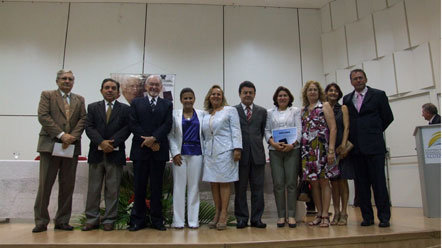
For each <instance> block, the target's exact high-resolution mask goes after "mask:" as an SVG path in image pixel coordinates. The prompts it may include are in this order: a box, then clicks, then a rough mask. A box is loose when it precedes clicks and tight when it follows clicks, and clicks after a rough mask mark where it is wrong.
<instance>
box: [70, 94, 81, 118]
mask: <svg viewBox="0 0 442 248" xmlns="http://www.w3.org/2000/svg"><path fill="white" fill-rule="evenodd" d="M70 101H71V102H70V103H69V112H70V115H71V117H72V116H74V111H75V110H77V109H78V108H77V104H80V101H79V100H78V98H77V96H76V95H75V94H73V93H71V97H70Z"/></svg>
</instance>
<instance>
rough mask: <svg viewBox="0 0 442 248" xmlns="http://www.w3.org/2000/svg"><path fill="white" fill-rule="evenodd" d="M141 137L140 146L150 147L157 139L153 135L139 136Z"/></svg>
mask: <svg viewBox="0 0 442 248" xmlns="http://www.w3.org/2000/svg"><path fill="white" fill-rule="evenodd" d="M141 138H142V139H144V141H143V143H141V147H143V146H146V147H150V148H152V145H153V143H154V142H155V141H156V140H157V139H156V138H155V137H153V136H149V137H146V136H141Z"/></svg>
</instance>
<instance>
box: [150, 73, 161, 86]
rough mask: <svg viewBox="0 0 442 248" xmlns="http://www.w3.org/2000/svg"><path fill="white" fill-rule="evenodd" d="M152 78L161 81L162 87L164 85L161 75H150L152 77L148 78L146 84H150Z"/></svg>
mask: <svg viewBox="0 0 442 248" xmlns="http://www.w3.org/2000/svg"><path fill="white" fill-rule="evenodd" d="M151 78H158V79H159V80H160V83H161V85H162V84H163V79H161V76H160V75H150V76H148V77H147V79H146V84H147V83H149V79H151Z"/></svg>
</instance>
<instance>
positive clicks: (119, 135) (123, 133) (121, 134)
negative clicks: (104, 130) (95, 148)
mask: <svg viewBox="0 0 442 248" xmlns="http://www.w3.org/2000/svg"><path fill="white" fill-rule="evenodd" d="M123 106H124V107H123ZM123 106H122V109H121V110H122V113H124V114H123V115H122V116H121V118H122V120H123V124H122V126H121V128H120V130H118V131H117V132H116V133H115V134H114V135H113V136H112V140H114V142H113V145H114V146H115V147H118V146H120V145H121V144H124V142H125V141H126V140H127V138H129V136H130V129H129V112H130V108H129V106H127V105H123Z"/></svg>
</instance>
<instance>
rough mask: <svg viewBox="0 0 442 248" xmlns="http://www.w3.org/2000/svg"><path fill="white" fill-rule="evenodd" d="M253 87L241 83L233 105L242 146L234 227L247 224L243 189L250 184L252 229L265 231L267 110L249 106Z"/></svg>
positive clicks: (247, 83) (254, 105) (245, 198)
mask: <svg viewBox="0 0 442 248" xmlns="http://www.w3.org/2000/svg"><path fill="white" fill-rule="evenodd" d="M255 93H256V88H255V85H254V84H253V83H252V82H249V81H244V82H242V83H241V84H240V85H239V97H240V98H241V103H240V104H238V105H236V106H235V107H236V109H237V110H238V115H239V120H240V123H241V133H242V144H243V149H242V153H241V160H240V161H239V181H237V182H235V216H236V221H237V224H236V227H237V228H245V227H247V225H248V221H249V209H248V206H247V186H248V184H249V182H250V191H251V205H252V206H251V216H250V224H251V226H252V227H257V228H265V227H266V226H267V225H266V224H265V223H263V222H262V221H261V217H262V214H263V212H264V169H265V163H266V158H265V152H264V146H263V142H262V139H263V137H264V128H265V126H266V119H267V110H265V109H264V108H262V107H260V106H258V105H256V104H253V100H254V99H255Z"/></svg>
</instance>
